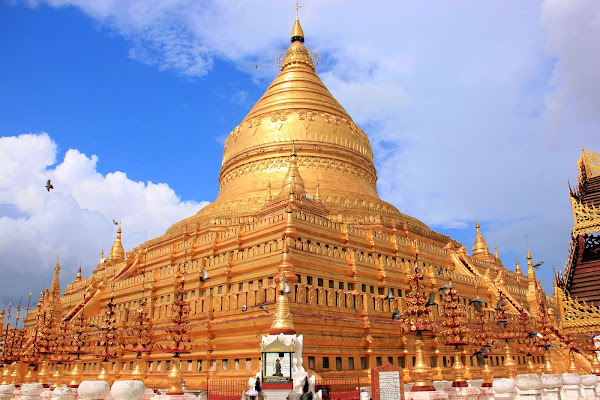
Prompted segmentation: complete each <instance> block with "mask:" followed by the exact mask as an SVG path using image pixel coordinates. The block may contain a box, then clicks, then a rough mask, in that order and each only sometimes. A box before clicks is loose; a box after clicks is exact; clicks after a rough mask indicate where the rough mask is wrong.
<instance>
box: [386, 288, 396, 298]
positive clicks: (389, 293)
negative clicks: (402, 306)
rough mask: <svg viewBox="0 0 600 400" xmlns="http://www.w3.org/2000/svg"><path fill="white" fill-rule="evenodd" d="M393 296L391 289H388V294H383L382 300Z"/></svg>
mask: <svg viewBox="0 0 600 400" xmlns="http://www.w3.org/2000/svg"><path fill="white" fill-rule="evenodd" d="M393 298H394V295H393V294H392V289H388V294H387V296H385V299H384V300H392V299H393Z"/></svg>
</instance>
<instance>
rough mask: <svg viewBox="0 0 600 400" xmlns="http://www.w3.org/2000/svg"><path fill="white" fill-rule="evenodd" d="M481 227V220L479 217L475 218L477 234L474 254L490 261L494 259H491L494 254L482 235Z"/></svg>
mask: <svg viewBox="0 0 600 400" xmlns="http://www.w3.org/2000/svg"><path fill="white" fill-rule="evenodd" d="M480 228H481V226H480V225H479V220H478V219H477V218H475V229H476V230H477V232H476V235H475V244H474V245H473V256H474V257H475V258H483V259H486V260H488V261H492V260H489V257H493V256H492V255H491V254H490V251H489V250H488V246H487V243H486V242H485V239H484V238H483V236H482V235H481V229H480Z"/></svg>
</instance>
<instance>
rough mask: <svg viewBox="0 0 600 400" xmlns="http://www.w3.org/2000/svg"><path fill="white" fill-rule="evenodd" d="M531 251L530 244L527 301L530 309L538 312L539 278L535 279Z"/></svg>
mask: <svg viewBox="0 0 600 400" xmlns="http://www.w3.org/2000/svg"><path fill="white" fill-rule="evenodd" d="M531 258H532V257H531V253H530V252H529V246H527V280H528V282H529V285H528V287H527V301H528V302H529V305H530V308H529V309H530V310H532V311H533V312H536V310H537V299H538V296H537V280H536V279H535V271H534V267H533V262H532V261H531Z"/></svg>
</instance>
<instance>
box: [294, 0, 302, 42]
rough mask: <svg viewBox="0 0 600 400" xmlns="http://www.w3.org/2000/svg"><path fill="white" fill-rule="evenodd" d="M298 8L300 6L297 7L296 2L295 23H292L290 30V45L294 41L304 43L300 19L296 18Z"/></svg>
mask: <svg viewBox="0 0 600 400" xmlns="http://www.w3.org/2000/svg"><path fill="white" fill-rule="evenodd" d="M300 7H302V6H300V5H298V2H296V22H294V27H293V28H292V43H293V42H295V41H299V42H300V43H304V32H303V31H302V27H301V26H300V19H299V18H298V10H299V9H300Z"/></svg>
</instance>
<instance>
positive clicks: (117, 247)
mask: <svg viewBox="0 0 600 400" xmlns="http://www.w3.org/2000/svg"><path fill="white" fill-rule="evenodd" d="M124 259H125V250H124V249H123V243H122V242H121V223H119V229H118V230H117V238H116V239H115V244H113V246H112V247H111V248H110V254H109V255H108V259H107V260H106V261H112V262H119V261H123V260H124Z"/></svg>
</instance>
